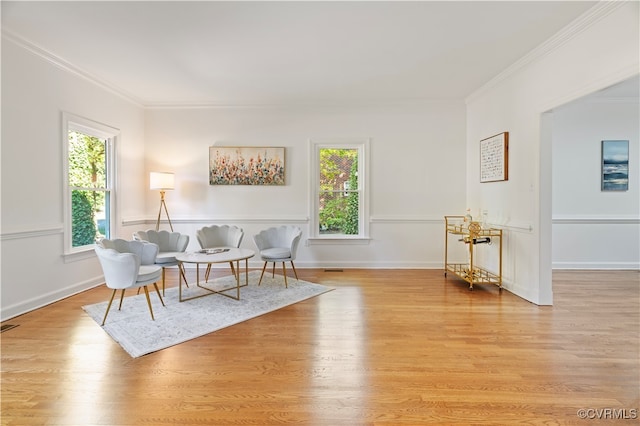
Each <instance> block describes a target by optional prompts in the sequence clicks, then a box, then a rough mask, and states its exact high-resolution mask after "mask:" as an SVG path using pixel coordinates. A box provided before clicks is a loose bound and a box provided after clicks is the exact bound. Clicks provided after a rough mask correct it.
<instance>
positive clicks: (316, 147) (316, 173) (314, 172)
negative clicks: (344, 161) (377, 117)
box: [307, 138, 371, 245]
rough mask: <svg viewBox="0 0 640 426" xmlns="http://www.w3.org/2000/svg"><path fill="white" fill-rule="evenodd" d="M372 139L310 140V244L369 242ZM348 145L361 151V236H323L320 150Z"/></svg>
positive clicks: (359, 173)
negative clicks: (319, 194)
mask: <svg viewBox="0 0 640 426" xmlns="http://www.w3.org/2000/svg"><path fill="white" fill-rule="evenodd" d="M370 146H371V140H370V139H369V138H349V139H311V140H309V151H310V167H309V170H310V176H309V194H310V197H309V198H310V207H309V209H310V214H309V217H310V220H309V226H310V229H309V232H308V235H309V238H308V239H307V243H308V244H309V245H317V244H333V243H337V244H368V243H369V240H370V237H369V222H370V220H369V164H370V161H369V152H370ZM336 147H340V148H345V149H357V150H358V152H359V153H358V185H359V186H360V187H361V188H362V190H361V193H360V195H361V199H360V202H359V204H358V207H359V210H360V211H359V218H360V222H359V224H358V225H359V227H358V228H359V234H358V235H339V236H337V235H326V236H325V235H321V234H320V232H319V231H318V228H319V225H318V209H319V206H318V199H319V197H318V188H319V182H318V180H319V178H320V170H319V168H318V166H319V153H320V149H322V148H336Z"/></svg>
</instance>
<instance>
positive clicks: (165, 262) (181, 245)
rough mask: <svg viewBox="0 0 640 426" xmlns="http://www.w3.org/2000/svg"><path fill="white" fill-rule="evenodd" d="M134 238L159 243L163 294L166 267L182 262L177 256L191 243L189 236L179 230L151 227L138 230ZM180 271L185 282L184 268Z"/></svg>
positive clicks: (158, 260) (158, 261) (159, 263)
mask: <svg viewBox="0 0 640 426" xmlns="http://www.w3.org/2000/svg"><path fill="white" fill-rule="evenodd" d="M133 238H134V239H136V240H141V241H148V242H150V243H153V244H157V245H158V255H157V256H156V260H155V263H156V264H158V265H160V266H161V267H162V294H163V295H164V289H165V268H168V267H170V266H178V267H179V265H180V263H179V262H178V261H177V260H176V256H177V255H178V254H180V253H184V252H185V251H186V250H187V246H188V245H189V236H188V235H186V234H181V233H179V232H169V231H165V230H162V231H156V230H154V229H149V230H147V231H137V232H135V233H134V234H133ZM180 273H181V274H182V278H183V279H184V281H185V282H187V279H186V277H185V275H184V270H183V269H182V268H180Z"/></svg>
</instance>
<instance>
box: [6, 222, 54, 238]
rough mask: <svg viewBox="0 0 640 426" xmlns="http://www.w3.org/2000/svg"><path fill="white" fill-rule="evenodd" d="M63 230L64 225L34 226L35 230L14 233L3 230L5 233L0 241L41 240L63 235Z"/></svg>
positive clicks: (15, 231) (22, 230)
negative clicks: (50, 236) (40, 238)
mask: <svg viewBox="0 0 640 426" xmlns="http://www.w3.org/2000/svg"><path fill="white" fill-rule="evenodd" d="M63 228H64V226H63V224H62V223H56V224H49V225H41V226H34V227H33V228H30V229H20V230H13V231H5V230H3V232H2V233H1V234H0V240H2V241H5V240H20V239H23V238H39V237H46V236H49V235H58V234H62V232H63Z"/></svg>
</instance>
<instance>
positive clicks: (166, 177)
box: [149, 172, 175, 190]
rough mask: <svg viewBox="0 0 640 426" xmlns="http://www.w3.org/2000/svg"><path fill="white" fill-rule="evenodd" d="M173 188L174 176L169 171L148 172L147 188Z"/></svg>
mask: <svg viewBox="0 0 640 426" xmlns="http://www.w3.org/2000/svg"><path fill="white" fill-rule="evenodd" d="M173 188H175V178H174V175H173V173H169V172H151V173H150V174H149V189H162V190H165V189H173Z"/></svg>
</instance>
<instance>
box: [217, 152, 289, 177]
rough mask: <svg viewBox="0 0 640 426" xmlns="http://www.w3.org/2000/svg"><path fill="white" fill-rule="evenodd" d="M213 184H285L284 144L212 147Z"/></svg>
mask: <svg viewBox="0 0 640 426" xmlns="http://www.w3.org/2000/svg"><path fill="white" fill-rule="evenodd" d="M209 184H210V185H284V148H277V147H244V146H233V147H231V146H215V145H214V146H211V147H209Z"/></svg>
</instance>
